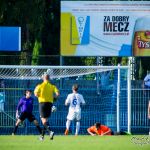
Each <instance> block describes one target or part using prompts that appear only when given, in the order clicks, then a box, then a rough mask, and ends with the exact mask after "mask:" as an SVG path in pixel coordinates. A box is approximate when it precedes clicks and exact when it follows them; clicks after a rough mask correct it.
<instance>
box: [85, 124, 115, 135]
mask: <svg viewBox="0 0 150 150" xmlns="http://www.w3.org/2000/svg"><path fill="white" fill-rule="evenodd" d="M87 132H88V133H89V134H90V135H92V136H95V135H100V136H103V135H112V131H111V129H110V128H109V127H107V126H104V125H101V123H99V122H97V123H95V125H94V126H91V127H89V128H88V129H87Z"/></svg>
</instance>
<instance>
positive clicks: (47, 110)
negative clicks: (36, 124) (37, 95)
mask: <svg viewBox="0 0 150 150" xmlns="http://www.w3.org/2000/svg"><path fill="white" fill-rule="evenodd" d="M51 109H52V103H50V102H42V103H39V112H40V117H41V118H48V117H50V115H51Z"/></svg>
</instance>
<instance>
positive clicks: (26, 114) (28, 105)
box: [12, 90, 42, 135]
mask: <svg viewBox="0 0 150 150" xmlns="http://www.w3.org/2000/svg"><path fill="white" fill-rule="evenodd" d="M31 94H32V93H31V91H30V90H26V91H25V96H24V97H22V98H21V99H20V101H19V103H18V106H17V110H16V118H17V122H16V125H15V127H14V131H13V133H12V135H15V133H16V131H17V129H18V126H19V124H20V123H21V122H23V121H24V120H25V119H28V120H29V121H30V122H33V123H34V124H35V126H36V127H37V129H38V131H39V133H40V134H42V130H41V128H40V126H39V124H38V121H37V120H36V119H35V117H34V115H33V114H32V110H33V100H34V99H33V98H32V97H31ZM19 111H20V112H21V114H20V115H19Z"/></svg>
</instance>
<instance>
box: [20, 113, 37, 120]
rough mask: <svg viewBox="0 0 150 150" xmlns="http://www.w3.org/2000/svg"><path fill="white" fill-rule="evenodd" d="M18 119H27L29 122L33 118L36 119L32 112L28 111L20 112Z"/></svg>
mask: <svg viewBox="0 0 150 150" xmlns="http://www.w3.org/2000/svg"><path fill="white" fill-rule="evenodd" d="M19 119H20V120H21V121H24V120H25V119H28V120H29V121H30V122H33V121H34V120H36V119H35V116H34V115H33V114H32V113H28V112H22V113H21V114H20V116H19Z"/></svg>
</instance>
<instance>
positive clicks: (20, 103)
mask: <svg viewBox="0 0 150 150" xmlns="http://www.w3.org/2000/svg"><path fill="white" fill-rule="evenodd" d="M22 105H23V100H22V98H21V99H20V101H19V103H18V105H17V110H18V111H19V109H20V107H21V106H22Z"/></svg>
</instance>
